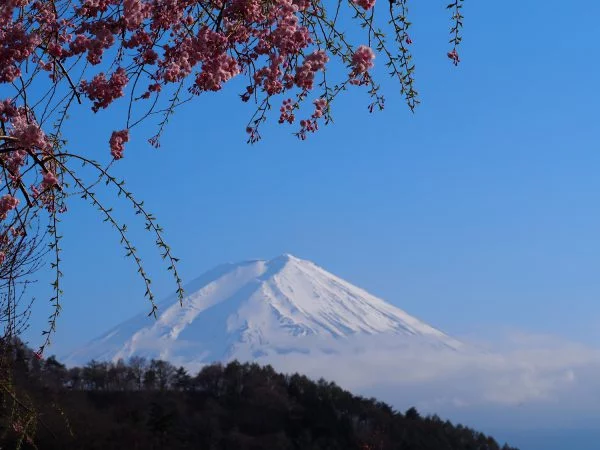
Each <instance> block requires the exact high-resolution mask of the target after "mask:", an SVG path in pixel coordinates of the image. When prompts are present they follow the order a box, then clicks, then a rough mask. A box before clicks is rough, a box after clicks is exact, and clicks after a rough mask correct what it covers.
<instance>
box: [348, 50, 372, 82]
mask: <svg viewBox="0 0 600 450" xmlns="http://www.w3.org/2000/svg"><path fill="white" fill-rule="evenodd" d="M374 59H375V53H374V52H373V50H371V48H370V47H367V46H366V45H361V46H359V47H358V48H357V49H356V51H355V52H354V55H352V61H351V63H350V67H352V71H351V72H350V78H351V82H352V83H353V84H363V83H364V82H365V79H366V78H367V71H368V70H369V69H370V68H371V67H373V60H374ZM359 75H364V76H363V80H358V79H357V77H358V76H359Z"/></svg>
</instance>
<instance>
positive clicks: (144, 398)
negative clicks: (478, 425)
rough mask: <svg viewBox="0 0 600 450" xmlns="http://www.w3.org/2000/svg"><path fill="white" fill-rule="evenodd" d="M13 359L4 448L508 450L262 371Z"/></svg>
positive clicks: (460, 429) (17, 355)
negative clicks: (67, 364) (194, 370)
mask: <svg viewBox="0 0 600 450" xmlns="http://www.w3.org/2000/svg"><path fill="white" fill-rule="evenodd" d="M11 354H12V358H14V363H15V364H14V370H15V372H14V374H13V380H14V383H15V385H14V386H13V388H12V390H6V389H5V390H4V402H3V404H2V408H3V411H2V423H1V428H2V430H1V431H2V434H1V436H2V443H1V446H2V448H14V447H15V446H16V445H22V448H34V446H37V448H40V449H103V450H105V449H144V450H146V449H207V450H208V449H215V450H244V449H248V450H251V449H256V450H259V449H283V450H285V449H290V450H291V449H303V450H304V449H306V450H309V449H310V450H320V449H330V450H334V449H340V450H342V449H343V450H348V449H357V450H358V449H361V450H367V449H372V450H375V449H377V450H387V449H399V450H400V449H402V450H495V449H500V448H502V449H503V450H512V448H511V447H509V446H507V445H505V446H504V447H500V446H499V445H498V444H497V443H496V442H495V441H494V439H493V438H491V437H488V436H485V435H483V434H481V433H478V432H476V431H474V430H472V429H469V428H466V427H464V426H462V425H453V424H451V423H450V422H448V421H443V420H442V419H440V418H438V417H435V416H434V417H422V416H421V415H419V413H418V412H417V411H416V410H415V409H414V408H410V409H409V410H407V411H406V412H405V413H400V412H397V411H394V410H393V409H392V408H391V407H390V406H389V405H387V404H385V403H383V402H380V401H377V400H375V399H366V398H362V397H359V396H355V395H352V394H351V393H349V392H347V391H344V390H343V389H341V388H340V387H338V386H336V385H335V384H334V383H330V382H327V381H324V380H319V381H318V382H314V381H311V380H310V379H308V378H307V377H305V376H303V375H299V374H294V375H284V374H280V373H277V372H276V371H275V370H274V369H273V368H271V367H268V366H267V367H260V366H258V365H256V364H240V363H237V362H233V363H230V364H228V365H226V366H223V365H211V366H206V367H205V368H204V369H202V370H201V371H200V372H199V373H198V374H195V375H192V374H188V373H187V372H186V371H185V369H183V368H176V367H174V366H172V365H171V364H169V363H168V362H165V361H156V360H152V361H145V360H143V359H141V358H133V359H132V360H130V361H129V362H128V363H123V362H118V363H116V364H113V363H99V362H93V361H92V362H90V363H89V364H88V365H86V366H85V367H82V368H71V369H67V368H65V366H64V365H62V364H61V363H60V362H58V361H57V360H56V359H55V358H53V357H50V358H48V359H45V360H41V359H38V358H37V357H36V355H35V353H33V352H32V351H31V350H29V349H28V348H26V347H25V346H23V345H22V344H20V343H19V344H17V345H16V346H14V348H13V350H12V352H11ZM13 394H14V396H13ZM15 399H16V401H15ZM34 411H35V413H34Z"/></svg>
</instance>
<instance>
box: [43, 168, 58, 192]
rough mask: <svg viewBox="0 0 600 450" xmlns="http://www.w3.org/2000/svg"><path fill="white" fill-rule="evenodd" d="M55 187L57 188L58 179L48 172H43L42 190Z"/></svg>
mask: <svg viewBox="0 0 600 450" xmlns="http://www.w3.org/2000/svg"><path fill="white" fill-rule="evenodd" d="M55 186H58V178H56V175H55V174H54V173H52V172H51V171H49V170H48V171H46V172H44V177H43V179H42V190H44V191H45V190H48V189H53V188H54V187H55Z"/></svg>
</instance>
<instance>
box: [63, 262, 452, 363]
mask: <svg viewBox="0 0 600 450" xmlns="http://www.w3.org/2000/svg"><path fill="white" fill-rule="evenodd" d="M186 292H188V293H189V294H187V295H186V297H185V298H184V301H183V306H180V304H179V301H178V300H177V298H176V297H174V296H170V297H167V298H166V299H165V300H163V301H161V302H159V304H158V306H159V315H158V319H157V320H156V321H151V319H149V318H148V317H147V316H146V315H145V314H140V315H137V316H134V317H133V318H131V319H129V320H127V321H125V322H123V323H121V324H119V325H117V326H116V327H113V328H112V329H110V330H109V331H108V332H107V333H105V334H103V335H101V336H100V337H98V338H96V339H94V340H93V341H91V342H90V343H89V344H88V345H86V346H84V347H83V348H81V349H79V350H77V351H75V352H73V353H72V354H71V355H69V356H68V357H67V362H68V363H70V364H73V363H75V364H81V363H83V362H86V361H87V360H90V359H98V360H107V359H110V360H116V359H119V358H123V359H127V358H129V357H131V356H134V355H138V356H145V357H148V358H152V357H156V358H161V359H167V360H169V359H170V360H175V361H177V362H179V363H181V364H182V365H188V366H189V365H197V364H203V363H209V362H213V361H228V360H231V359H236V358H237V359H252V358H257V357H260V356H264V355H266V354H269V353H273V352H275V353H286V352H294V351H299V352H306V351H311V350H313V349H312V347H311V346H314V347H317V348H318V349H319V350H320V351H329V350H328V348H329V347H330V346H331V344H332V343H335V342H338V343H339V342H341V341H346V340H348V339H349V338H354V337H360V336H377V335H387V334H389V335H394V336H397V337H403V338H405V339H412V340H414V341H428V342H430V343H431V344H432V345H438V346H442V347H448V348H453V349H458V348H460V347H461V343H460V342H458V341H456V340H454V339H452V338H451V337H449V336H447V335H445V334H444V333H442V332H441V331H439V330H437V329H435V328H433V327H431V326H429V325H427V324H426V323H424V322H422V321H420V320H418V319H416V318H414V317H413V316H411V315H409V314H407V313H406V312H404V311H403V310H401V309H400V308H398V307H396V306H393V305H391V304H389V303H387V302H385V301H384V300H381V299H379V298H378V297H375V296H373V295H371V294H369V293H368V292H367V291H365V290H363V289H361V288H359V287H357V286H354V285H352V284H351V283H349V282H347V281H345V280H343V279H342V278H340V277H337V276H336V275H334V274H331V273H330V272H328V271H327V270H325V269H323V268H322V267H320V266H318V265H317V264H315V263H313V262H311V261H307V260H303V259H300V258H297V257H296V256H294V255H291V254H289V253H285V254H283V255H280V256H278V257H276V258H273V259H270V260H249V261H243V262H241V263H226V264H221V265H219V266H217V267H215V268H214V269H211V270H209V271H207V272H205V273H204V274H203V275H201V276H200V277H198V278H196V279H194V280H193V281H191V282H190V283H189V284H188V285H187V286H186ZM84 359H85V361H84Z"/></svg>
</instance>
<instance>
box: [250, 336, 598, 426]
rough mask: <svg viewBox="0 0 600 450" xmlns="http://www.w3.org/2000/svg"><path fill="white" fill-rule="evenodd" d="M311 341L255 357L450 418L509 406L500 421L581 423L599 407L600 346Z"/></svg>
mask: <svg viewBox="0 0 600 450" xmlns="http://www.w3.org/2000/svg"><path fill="white" fill-rule="evenodd" d="M294 344H295V347H296V348H298V341H297V340H296V341H295V342H294ZM315 344H317V343H315V342H311V341H305V345H306V348H311V347H312V349H313V350H312V351H311V352H310V353H297V352H293V353H289V354H285V355H281V354H279V355H267V356H263V357H261V358H259V362H261V363H270V364H272V365H273V366H274V367H276V368H277V369H279V370H282V371H285V372H295V371H298V372H301V373H305V374H307V375H309V376H311V377H314V378H318V377H324V378H326V379H329V380H335V381H336V382H337V383H338V384H340V385H341V386H343V387H344V388H347V389H350V390H352V391H356V392H361V393H364V394H365V395H375V396H377V397H379V398H381V399H382V400H385V401H387V402H388V403H392V404H393V405H394V406H396V407H397V408H398V409H402V408H404V407H405V406H407V405H416V406H417V407H418V408H419V409H421V410H423V411H426V412H438V413H442V414H448V413H452V415H453V416H455V417H457V415H458V417H460V416H461V415H465V417H468V416H469V414H475V412H477V414H484V415H485V412H491V411H504V412H507V411H510V412H511V413H510V417H508V416H507V417H504V419H505V420H507V421H509V422H510V421H512V422H514V423H513V425H518V424H520V423H522V421H526V422H527V426H531V425H532V424H533V422H534V421H535V420H539V421H540V423H543V424H546V425H548V423H549V422H548V420H549V419H550V418H551V417H555V418H556V420H557V421H560V423H561V424H562V425H568V424H567V422H569V420H571V421H573V422H575V421H577V424H579V425H581V424H582V422H581V420H584V419H589V420H591V418H592V417H594V418H597V417H598V415H599V413H600V401H599V399H600V397H599V394H600V350H599V349H596V348H591V347H589V346H585V345H582V344H578V343H574V342H569V341H565V340H562V339H559V338H556V337H552V336H541V335H530V334H525V333H511V334H509V335H507V336H505V337H504V338H503V339H501V340H498V341H496V342H494V343H485V345H484V344H483V343H481V342H479V343H477V344H473V343H471V344H467V345H466V346H465V348H464V349H463V350H461V351H459V352H457V351H454V350H449V349H440V348H432V347H431V346H429V345H427V344H417V345H413V344H407V343H406V342H405V341H397V340H394V339H393V338H391V337H389V338H369V339H366V340H365V339H364V338H361V340H360V342H358V341H356V342H352V341H350V342H346V343H334V342H330V343H327V345H324V343H323V342H322V341H321V342H319V343H318V345H315ZM315 347H316V348H321V349H324V348H325V349H326V350H325V351H323V350H321V351H317V352H315V351H314V348H315ZM534 415H535V416H537V417H533V416H534ZM565 415H567V417H565ZM542 417H543V420H542ZM523 425H525V424H524V423H523ZM574 425H575V424H574Z"/></svg>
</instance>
